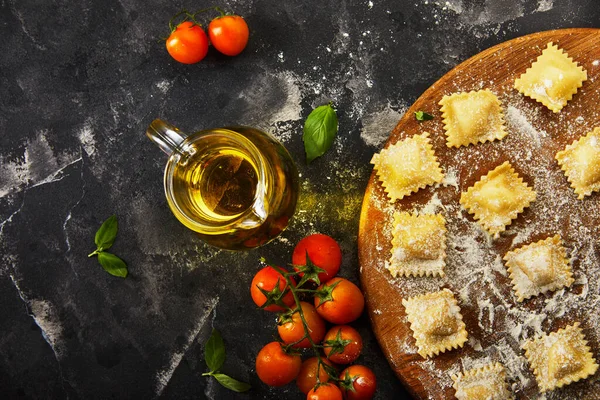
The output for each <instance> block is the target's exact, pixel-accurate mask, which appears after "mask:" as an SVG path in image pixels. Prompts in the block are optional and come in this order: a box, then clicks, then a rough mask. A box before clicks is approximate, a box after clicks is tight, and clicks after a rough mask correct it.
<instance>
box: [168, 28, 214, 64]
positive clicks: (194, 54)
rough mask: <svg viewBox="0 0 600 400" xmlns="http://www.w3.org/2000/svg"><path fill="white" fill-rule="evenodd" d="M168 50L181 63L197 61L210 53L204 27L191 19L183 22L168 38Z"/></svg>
mask: <svg viewBox="0 0 600 400" xmlns="http://www.w3.org/2000/svg"><path fill="white" fill-rule="evenodd" d="M167 51H168V52H169V54H170V55H171V57H173V58H174V59H175V60H177V61H179V62H180V63H183V64H194V63H197V62H198V61H200V60H202V59H203V58H204V57H205V56H206V53H208V38H207V37H206V33H205V32H204V29H202V27H200V26H199V25H196V24H194V23H193V22H191V21H185V22H182V23H181V24H179V25H177V28H175V30H174V31H173V32H171V35H170V36H169V38H168V39H167Z"/></svg>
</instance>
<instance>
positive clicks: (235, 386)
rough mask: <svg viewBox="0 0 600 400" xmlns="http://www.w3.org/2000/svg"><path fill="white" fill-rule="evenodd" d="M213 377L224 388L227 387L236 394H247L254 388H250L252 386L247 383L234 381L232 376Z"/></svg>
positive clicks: (219, 374) (216, 375)
mask: <svg viewBox="0 0 600 400" xmlns="http://www.w3.org/2000/svg"><path fill="white" fill-rule="evenodd" d="M212 376H214V377H215V379H216V380H217V381H218V382H219V383H220V384H221V385H223V386H224V387H226V388H227V389H229V390H233V391H234V392H238V393H241V392H246V391H248V390H250V389H251V388H252V386H250V384H248V383H246V382H240V381H238V380H236V379H233V378H232V377H230V376H227V375H225V374H221V373H218V374H212Z"/></svg>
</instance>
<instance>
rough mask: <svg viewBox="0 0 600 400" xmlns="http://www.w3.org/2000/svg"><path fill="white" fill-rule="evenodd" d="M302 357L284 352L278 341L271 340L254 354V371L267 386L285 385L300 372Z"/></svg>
mask: <svg viewBox="0 0 600 400" xmlns="http://www.w3.org/2000/svg"><path fill="white" fill-rule="evenodd" d="M301 366H302V359H301V358H300V356H299V355H291V354H286V353H285V352H284V351H283V349H282V347H281V343H279V342H271V343H269V344H267V345H266V346H265V347H263V348H262V349H261V350H260V351H259V352H258V355H257V356H256V373H257V374H258V377H259V378H260V380H261V381H263V382H264V383H266V384H267V385H269V386H283V385H287V384H288V383H290V382H291V381H293V380H294V379H296V377H297V376H298V373H299V372H300V367H301Z"/></svg>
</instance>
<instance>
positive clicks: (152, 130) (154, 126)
mask: <svg viewBox="0 0 600 400" xmlns="http://www.w3.org/2000/svg"><path fill="white" fill-rule="evenodd" d="M146 136H148V137H149V138H150V140H152V141H153V142H154V143H156V145H157V146H158V147H160V149H161V150H162V151H164V152H165V153H167V155H169V156H170V155H171V154H173V153H174V152H176V153H179V154H181V153H182V150H181V147H180V145H181V143H182V142H183V141H184V140H185V138H186V137H187V134H185V133H183V132H181V131H180V130H179V129H177V128H176V127H175V126H173V125H171V124H169V123H168V122H165V121H163V120H161V119H158V118H157V119H155V120H154V121H152V123H151V124H150V125H149V126H148V129H146Z"/></svg>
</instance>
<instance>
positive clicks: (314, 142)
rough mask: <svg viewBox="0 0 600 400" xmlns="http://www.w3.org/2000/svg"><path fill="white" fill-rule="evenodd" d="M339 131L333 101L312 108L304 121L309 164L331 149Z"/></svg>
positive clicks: (303, 136) (303, 137)
mask: <svg viewBox="0 0 600 400" xmlns="http://www.w3.org/2000/svg"><path fill="white" fill-rule="evenodd" d="M337 131H338V119H337V114H336V113H335V110H334V109H333V107H332V106H331V103H330V104H325V105H324V106H319V107H317V108H315V109H314V110H312V112H311V113H310V114H309V115H308V118H306V122H304V135H302V140H303V141H304V150H305V151H306V163H307V164H310V163H311V161H312V160H314V159H315V158H317V157H320V156H322V155H323V154H325V152H326V151H327V150H329V148H330V147H331V144H332V143H333V139H335V135H336V134H337Z"/></svg>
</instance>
